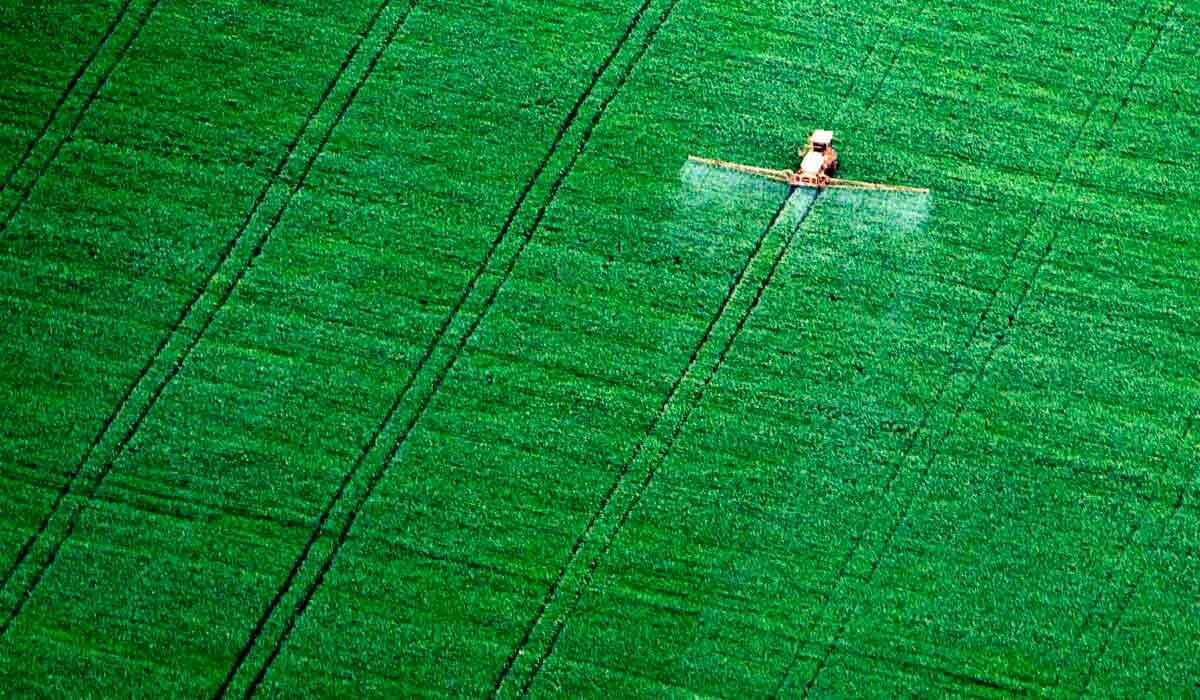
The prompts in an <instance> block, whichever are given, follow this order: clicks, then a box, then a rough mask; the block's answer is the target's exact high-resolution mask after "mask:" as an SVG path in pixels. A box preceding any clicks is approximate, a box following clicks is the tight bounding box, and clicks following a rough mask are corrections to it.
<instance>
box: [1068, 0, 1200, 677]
mask: <svg viewBox="0 0 1200 700" xmlns="http://www.w3.org/2000/svg"><path fill="white" fill-rule="evenodd" d="M1178 7H1179V1H1178V0H1175V2H1174V3H1173V4H1172V5H1171V9H1170V10H1169V11H1168V12H1167V15H1166V17H1165V18H1164V19H1163V22H1162V24H1160V25H1159V27H1158V31H1157V33H1156V34H1155V36H1154V40H1153V42H1152V43H1151V46H1150V50H1149V51H1147V52H1146V53H1145V55H1143V56H1142V60H1141V61H1140V62H1139V64H1138V69H1137V73H1136V74H1135V76H1134V79H1133V81H1131V83H1130V85H1131V88H1132V85H1133V84H1134V83H1136V82H1137V80H1138V78H1139V77H1141V75H1142V73H1143V72H1145V69H1146V64H1147V63H1148V62H1149V60H1150V55H1151V54H1152V53H1153V52H1154V48H1155V47H1156V46H1157V45H1158V43H1159V41H1160V40H1161V39H1162V36H1163V33H1164V32H1165V31H1166V27H1167V24H1168V23H1169V22H1170V19H1171V16H1172V15H1173V14H1174V13H1175V11H1176V10H1177V9H1178ZM1131 94H1132V89H1130V90H1127V91H1126V93H1125V95H1124V96H1123V97H1122V98H1121V105H1120V109H1119V110H1118V111H1117V113H1116V114H1114V115H1113V119H1112V121H1111V122H1110V124H1109V130H1110V131H1111V130H1112V128H1113V127H1114V126H1115V125H1116V123H1117V119H1118V117H1119V115H1120V113H1121V111H1123V110H1124V108H1125V107H1126V106H1128V104H1129V100H1130V95H1131ZM1197 419H1200V408H1197V409H1196V410H1194V411H1193V412H1192V413H1191V414H1189V415H1188V417H1187V419H1186V421H1185V422H1184V426H1183V431H1182V433H1181V434H1180V436H1179V442H1178V443H1176V454H1178V453H1179V452H1180V451H1181V450H1182V449H1183V448H1184V446H1185V445H1186V443H1187V440H1188V437H1189V436H1190V435H1191V433H1192V429H1193V427H1194V426H1195V422H1196V420H1197ZM1197 475H1200V466H1198V465H1195V464H1193V465H1192V468H1191V470H1190V471H1189V473H1188V475H1187V478H1186V479H1184V480H1183V482H1182V483H1181V484H1180V486H1179V492H1178V494H1177V495H1176V499H1175V503H1174V504H1173V505H1172V508H1171V510H1170V512H1168V513H1167V515H1166V517H1165V518H1163V521H1162V530H1161V531H1160V532H1159V533H1158V535H1157V536H1156V537H1155V538H1154V539H1153V542H1152V544H1151V545H1150V547H1149V551H1151V552H1155V551H1158V550H1159V549H1160V548H1161V547H1162V543H1163V540H1164V539H1165V538H1166V537H1167V535H1168V533H1169V532H1170V526H1171V522H1172V521H1173V520H1174V519H1175V517H1176V515H1178V513H1179V511H1180V510H1181V509H1182V508H1183V503H1184V499H1185V497H1186V495H1187V490H1188V488H1190V486H1191V484H1192V482H1193V481H1195V480H1196V477H1197ZM1151 520H1152V518H1151V517H1150V514H1147V517H1146V518H1143V519H1141V520H1139V521H1137V522H1135V524H1134V527H1133V528H1132V529H1131V530H1130V532H1129V535H1128V536H1127V537H1126V538H1125V540H1124V541H1123V542H1121V543H1120V545H1119V547H1118V550H1117V560H1118V562H1121V561H1124V559H1125V557H1126V555H1127V554H1128V552H1129V548H1130V547H1131V546H1132V545H1133V543H1134V541H1135V540H1136V539H1137V536H1138V533H1139V532H1141V531H1142V529H1143V528H1145V527H1146V526H1148V525H1150V524H1151ZM1148 568H1149V567H1141V568H1139V569H1138V573H1137V575H1136V576H1135V577H1134V579H1133V580H1132V581H1131V582H1130V583H1129V584H1128V585H1127V586H1126V587H1125V589H1124V593H1122V594H1121V596H1120V597H1119V598H1118V599H1117V605H1116V615H1115V616H1114V618H1113V621H1112V623H1111V624H1110V625H1109V626H1108V628H1107V629H1106V630H1104V631H1103V633H1102V635H1103V636H1102V637H1101V641H1100V649H1099V651H1098V652H1097V653H1096V655H1095V656H1094V657H1093V658H1092V660H1091V661H1090V662H1089V663H1088V667H1087V670H1086V671H1085V672H1084V675H1083V680H1082V681H1081V684H1080V687H1079V691H1078V695H1079V696H1080V697H1082V696H1084V695H1086V694H1087V692H1088V690H1089V688H1090V686H1091V682H1092V678H1093V677H1094V676H1095V672H1096V666H1097V665H1098V664H1099V662H1100V661H1101V660H1102V659H1103V658H1104V657H1105V656H1106V655H1107V654H1108V649H1109V646H1110V644H1111V643H1112V635H1113V634H1115V633H1116V631H1117V629H1118V628H1119V627H1120V626H1121V623H1122V621H1123V620H1124V617H1125V612H1126V610H1127V609H1128V608H1129V605H1130V603H1131V602H1132V600H1133V597H1134V596H1135V595H1136V594H1137V591H1138V589H1139V588H1140V587H1141V585H1142V582H1143V581H1144V580H1145V578H1146V572H1147V569H1148ZM1116 571H1117V567H1115V566H1114V567H1110V568H1109V570H1108V571H1106V572H1105V573H1104V579H1105V582H1108V581H1110V580H1112V578H1113V576H1114V575H1115V574H1116ZM1104 592H1105V591H1104V589H1103V588H1102V589H1100V590H1099V591H1097V593H1096V596H1095V597H1094V598H1093V599H1092V603H1091V605H1090V606H1089V607H1088V613H1087V615H1086V616H1085V617H1084V620H1083V624H1082V625H1081V626H1080V628H1079V631H1078V633H1077V635H1076V638H1075V642H1074V645H1073V646H1074V650H1075V654H1078V653H1079V651H1080V647H1081V646H1082V645H1083V641H1084V637H1085V636H1086V635H1087V633H1088V631H1089V630H1090V629H1091V627H1092V625H1094V624H1096V622H1097V621H1098V619H1099V618H1100V617H1101V612H1100V606H1101V603H1102V601H1103V598H1104ZM1055 680H1056V683H1057V682H1058V681H1059V680H1060V677H1059V676H1057V675H1056V678H1055Z"/></svg>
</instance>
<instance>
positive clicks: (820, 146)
mask: <svg viewBox="0 0 1200 700" xmlns="http://www.w3.org/2000/svg"><path fill="white" fill-rule="evenodd" d="M832 145H833V132H832V131H829V130H827V129H817V130H816V131H814V132H812V136H809V137H808V148H809V150H813V151H816V152H817V153H824V152H825V151H826V149H829V148H830V147H831V146H832Z"/></svg>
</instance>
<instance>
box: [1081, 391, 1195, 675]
mask: <svg viewBox="0 0 1200 700" xmlns="http://www.w3.org/2000/svg"><path fill="white" fill-rule="evenodd" d="M1197 419H1200V408H1198V409H1196V410H1195V411H1193V412H1192V414H1191V415H1190V416H1188V420H1187V424H1186V425H1185V426H1184V429H1183V434H1182V435H1181V436H1180V443H1181V445H1182V443H1186V442H1187V439H1188V437H1190V436H1191V433H1192V428H1193V427H1194V426H1195V423H1196V420H1197ZM1197 476H1200V465H1198V464H1196V463H1193V464H1192V468H1191V470H1190V471H1189V473H1188V476H1187V478H1186V479H1184V480H1183V482H1182V483H1181V484H1180V485H1179V493H1178V494H1176V497H1175V503H1174V504H1173V505H1172V506H1171V510H1170V512H1168V513H1167V516H1166V517H1165V518H1163V523H1162V530H1161V531H1160V532H1159V533H1158V536H1157V537H1155V538H1154V540H1153V542H1152V543H1151V544H1150V546H1149V547H1148V548H1147V550H1148V551H1149V552H1159V551H1161V550H1162V546H1163V540H1165V539H1166V538H1167V535H1168V534H1169V533H1170V531H1171V522H1172V521H1173V520H1174V519H1175V516H1177V515H1178V514H1179V511H1180V510H1182V509H1183V503H1184V501H1185V500H1186V498H1187V492H1188V489H1190V488H1193V485H1194V484H1195V482H1196V478H1197ZM1148 519H1149V518H1147V520H1148ZM1141 527H1142V523H1138V525H1137V526H1135V527H1134V530H1133V532H1131V533H1130V534H1129V539H1128V540H1127V541H1126V542H1125V543H1124V544H1123V546H1122V547H1121V554H1120V555H1118V559H1124V558H1125V553H1126V552H1127V551H1128V549H1129V546H1130V545H1131V544H1133V540H1134V539H1135V538H1136V537H1137V533H1138V530H1139V529H1140V528H1141ZM1149 569H1150V567H1149V566H1143V567H1139V568H1138V570H1137V572H1138V573H1137V575H1136V576H1135V577H1134V579H1133V580H1132V581H1130V582H1129V585H1127V586H1126V587H1125V590H1124V592H1123V593H1122V595H1121V597H1120V598H1118V599H1117V608H1116V615H1115V616H1114V617H1113V621H1112V624H1110V625H1109V626H1108V628H1107V629H1106V630H1104V633H1103V636H1102V637H1101V638H1100V649H1099V650H1098V651H1097V652H1096V655H1095V656H1094V657H1092V660H1091V661H1090V662H1089V663H1088V667H1087V671H1086V672H1085V673H1084V676H1083V681H1082V682H1081V683H1080V686H1079V691H1078V693H1077V697H1084V696H1086V695H1087V694H1088V691H1089V689H1090V688H1091V684H1092V679H1093V678H1094V677H1095V675H1096V666H1097V665H1099V663H1100V661H1102V660H1103V659H1104V657H1105V656H1107V655H1108V650H1109V647H1110V646H1111V644H1112V639H1113V635H1114V634H1116V631H1117V630H1118V629H1119V628H1120V627H1121V623H1122V622H1123V621H1124V619H1125V613H1126V611H1128V610H1129V605H1130V604H1131V603H1132V602H1133V597H1134V596H1135V595H1137V592H1138V589H1140V588H1141V586H1142V582H1143V581H1145V580H1146V573H1147V571H1149ZM1113 573H1114V571H1113V570H1112V569H1110V570H1109V571H1107V572H1105V578H1106V579H1111V578H1112V576H1113ZM1102 597H1103V591H1101V592H1100V593H1098V594H1097V595H1096V598H1095V600H1094V601H1093V602H1092V607H1091V610H1090V611H1089V612H1088V616H1087V618H1085V619H1084V624H1083V627H1082V628H1081V629H1080V630H1079V636H1078V638H1077V639H1076V643H1075V649H1076V652H1078V650H1079V647H1080V646H1081V645H1082V642H1083V636H1084V634H1085V633H1086V632H1087V630H1088V628H1089V627H1090V626H1091V625H1092V624H1094V623H1095V622H1096V619H1097V618H1098V617H1099V616H1100V613H1099V612H1098V611H1099V607H1100V600H1101V598H1102Z"/></svg>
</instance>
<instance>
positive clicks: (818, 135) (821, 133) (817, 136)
mask: <svg viewBox="0 0 1200 700" xmlns="http://www.w3.org/2000/svg"><path fill="white" fill-rule="evenodd" d="M812 142H813V143H833V132H832V131H829V130H828V129H817V130H816V131H814V132H812Z"/></svg>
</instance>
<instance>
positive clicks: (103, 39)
mask: <svg viewBox="0 0 1200 700" xmlns="http://www.w3.org/2000/svg"><path fill="white" fill-rule="evenodd" d="M132 2H133V0H125V2H124V3H123V4H122V5H121V7H120V9H118V10H117V13H116V14H115V15H113V18H112V20H110V21H109V23H108V27H107V28H105V30H104V33H103V34H101V35H100V40H99V41H97V42H96V45H95V46H94V47H92V52H91V53H90V54H88V56H87V58H85V59H84V60H83V63H82V64H80V66H79V68H78V69H77V70H76V71H75V74H74V75H72V76H71V79H70V80H68V81H67V86H66V87H65V88H63V91H62V92H61V93H59V95H58V100H57V101H56V102H55V103H54V107H53V108H52V109H51V110H50V114H49V115H48V116H47V117H46V121H44V122H42V127H41V129H39V130H38V132H37V134H36V135H35V136H34V137H33V139H31V140H30V141H29V143H28V144H27V145H26V146H25V151H24V152H23V153H22V154H21V157H20V158H18V159H17V161H16V162H15V163H13V164H12V166H11V167H10V168H9V169H8V172H7V173H5V174H4V180H3V181H0V194H3V193H4V190H6V189H8V186H9V185H10V184H12V179H13V177H14V176H15V175H16V174H17V171H18V170H20V169H21V168H22V167H24V165H25V161H27V160H29V156H30V155H32V154H33V150H34V149H35V148H37V146H38V144H39V143H41V141H42V139H44V138H45V137H46V133H47V132H48V131H50V125H51V124H53V123H54V120H55V119H57V118H58V112H59V110H61V109H62V108H63V105H64V104H66V102H67V99H68V98H69V97H70V96H71V93H73V92H74V91H75V86H76V85H78V84H79V80H80V79H81V78H83V74H84V73H86V72H87V70H88V68H91V66H92V63H94V62H95V61H96V57H97V56H99V55H100V51H101V50H102V49H103V48H104V46H105V44H107V43H108V40H109V39H110V38H112V35H113V33H115V32H116V31H117V26H118V25H120V24H121V21H122V20H123V19H125V15H126V14H127V13H128V12H129V6H130V4H132ZM117 60H118V61H120V58H118V59H117Z"/></svg>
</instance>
